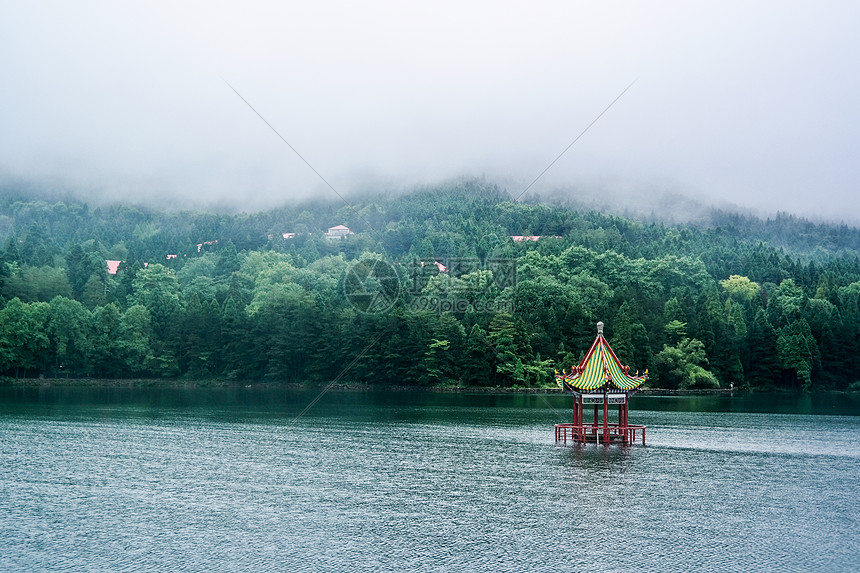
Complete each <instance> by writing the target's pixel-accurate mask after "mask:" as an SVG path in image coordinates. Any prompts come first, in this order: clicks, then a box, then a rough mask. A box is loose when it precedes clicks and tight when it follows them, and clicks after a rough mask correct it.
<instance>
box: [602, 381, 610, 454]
mask: <svg viewBox="0 0 860 573" xmlns="http://www.w3.org/2000/svg"><path fill="white" fill-rule="evenodd" d="M603 443H604V444H608V443H609V396H608V395H607V394H606V393H604V394H603Z"/></svg>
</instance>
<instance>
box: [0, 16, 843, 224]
mask: <svg viewBox="0 0 860 573" xmlns="http://www.w3.org/2000/svg"><path fill="white" fill-rule="evenodd" d="M858 20H860V5H858V4H857V3H856V2H849V1H837V2H828V3H827V4H826V5H821V4H816V3H812V2H805V1H797V2H776V1H770V0H766V1H763V2H757V3H755V4H750V5H747V4H743V3H726V2H717V1H706V2H697V3H694V4H693V3H689V2H674V1H665V0H664V1H660V2H656V3H649V4H647V5H645V4H643V5H629V4H626V3H616V2H602V3H591V2H561V1H550V2H543V3H538V4H528V5H526V4H521V3H513V2H501V3H496V4H494V5H493V6H492V8H489V7H487V6H484V5H481V4H467V5H463V4H462V3H459V2H448V1H443V2H438V3H435V4H433V5H432V6H430V5H427V6H415V5H406V4H402V3H399V2H393V1H389V0H383V1H381V2H374V3H373V4H372V5H353V4H350V3H347V2H340V1H337V0H332V1H328V0H326V1H322V2H315V3H305V4H301V3H298V4H297V3H292V4H286V5H281V4H277V3H269V2H264V1H251V2H247V3H245V4H244V5H243V8H242V10H233V9H231V8H229V7H227V6H226V5H224V6H221V5H213V4H211V3H201V2H189V3H183V4H182V5H181V6H178V5H176V4H175V3H169V2H162V1H155V2H147V3H145V4H126V3H122V4H110V3H107V4H106V3H101V2H92V1H89V0H84V1H82V2H76V3H74V4H73V5H72V4H68V3H63V2H40V3H31V2H17V1H13V2H7V3H6V4H5V5H4V11H3V18H2V19H0V72H2V78H3V86H4V89H2V90H0V125H2V126H3V128H2V133H0V173H2V174H5V176H7V177H11V178H18V179H22V180H25V181H47V182H48V184H49V185H50V186H58V187H63V186H68V187H69V188H72V189H74V190H76V192H77V191H78V190H86V196H85V197H83V198H84V200H87V201H91V202H102V201H112V200H127V199H132V200H134V201H139V200H140V201H142V200H144V198H147V199H148V200H149V201H151V203H152V204H154V205H162V206H174V205H175V206H181V207H188V208H193V207H198V206H205V208H210V206H212V205H219V206H221V205H223V206H225V207H227V206H230V207H238V208H241V209H246V210H257V209H266V208H271V207H274V206H277V205H281V204H283V203H284V202H285V201H288V200H292V199H301V198H305V197H320V196H322V195H324V194H326V193H329V192H330V190H328V187H327V185H326V184H325V183H323V182H322V181H321V180H320V177H319V176H318V175H317V174H316V173H314V171H313V170H316V171H317V172H318V173H319V175H321V176H323V177H324V178H325V179H326V181H328V182H329V183H330V184H331V185H332V186H333V187H334V188H335V189H337V190H338V192H340V193H341V194H345V195H346V194H352V193H354V192H360V191H362V190H366V189H367V188H373V189H374V190H377V191H378V190H380V189H382V190H388V189H402V188H410V187H411V186H413V185H433V184H436V183H438V182H440V181H447V180H450V179H451V178H457V177H461V176H465V177H476V176H477V177H480V176H481V175H482V174H484V175H485V176H486V178H487V180H490V181H494V182H498V183H499V184H500V185H501V186H502V187H504V188H506V189H507V190H508V191H509V192H510V193H511V194H512V195H516V194H517V193H519V190H522V189H525V188H526V187H527V186H529V185H530V184H531V182H532V181H534V180H535V178H536V177H538V175H539V174H541V173H542V172H543V171H544V170H547V168H548V167H549V166H550V165H551V168H550V169H548V170H547V171H546V173H545V174H544V175H543V176H542V177H540V179H539V180H538V181H537V182H536V183H535V185H534V186H533V187H532V188H531V189H529V192H533V193H536V194H538V195H540V196H542V197H545V196H548V195H551V194H552V193H553V191H554V190H555V189H575V190H576V191H577V197H576V198H577V199H578V200H582V193H588V192H589V191H591V192H593V193H597V194H599V195H600V196H599V197H595V198H594V200H595V205H596V206H597V207H600V208H603V207H604V203H609V204H610V206H611V208H613V209H615V208H620V209H622V210H623V209H624V208H625V207H629V208H631V209H635V210H636V211H637V212H642V213H650V212H651V211H652V210H653V211H655V213H657V214H659V211H663V210H665V205H663V197H664V196H665V195H666V193H668V194H669V195H671V196H676V195H680V196H683V197H689V198H691V199H693V200H694V201H700V202H702V203H704V204H705V205H716V206H718V207H722V205H723V204H724V203H728V204H737V205H739V206H740V207H741V208H742V209H751V210H754V212H758V213H761V214H762V215H763V216H769V215H772V214H774V213H776V212H777V211H780V212H792V213H797V214H798V215H799V216H802V217H805V218H825V219H827V220H833V221H842V220H845V221H846V222H856V220H857V215H856V214H857V213H860V193H858V192H857V191H858V181H860V163H858V162H857V161H856V160H855V158H854V155H855V150H856V149H858V148H860V140H858V137H860V135H858V134H860V109H858V108H860V106H858V104H857V98H856V97H855V94H856V93H858V91H860V83H858V82H860V74H857V73H853V72H852V70H856V65H857V64H856V63H857V61H860V49H858V47H859V46H860V42H858V37H857V34H856V30H855V26H854V22H857V21H858ZM227 82H229V85H228V83H227ZM234 89H235V91H234ZM237 94H238V95H237ZM622 94H623V95H622ZM267 124H268V125H267ZM275 131H277V134H276V133H275ZM281 138H283V139H281ZM285 142H286V143H285ZM290 146H291V147H292V148H293V149H291V148H290ZM568 148H569V149H568ZM566 149H567V152H565V153H563V152H564V151H565V150H566ZM309 166H312V168H313V170H312V169H311V168H310V167H309ZM607 197H611V198H615V197H617V198H618V199H617V200H615V199H609V200H606V198H607ZM671 203H672V201H670V204H671ZM655 207H656V208H655ZM677 216H678V217H680V215H677Z"/></svg>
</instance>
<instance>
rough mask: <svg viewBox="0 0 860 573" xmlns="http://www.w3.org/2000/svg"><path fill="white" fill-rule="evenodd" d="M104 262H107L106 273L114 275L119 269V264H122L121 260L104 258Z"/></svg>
mask: <svg viewBox="0 0 860 573" xmlns="http://www.w3.org/2000/svg"><path fill="white" fill-rule="evenodd" d="M105 263H107V268H108V274H111V275H115V274H116V272H117V270H119V266H120V265H121V264H122V261H110V260H105Z"/></svg>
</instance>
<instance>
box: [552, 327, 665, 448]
mask: <svg viewBox="0 0 860 573" xmlns="http://www.w3.org/2000/svg"><path fill="white" fill-rule="evenodd" d="M646 380H648V371H647V370H646V371H645V374H643V375H641V376H640V375H639V372H637V373H636V375H635V376H634V375H631V374H630V367H629V366H622V365H621V362H620V361H619V360H618V357H617V356H615V353H614V352H613V351H612V348H610V346H609V343H608V342H607V341H606V339H605V338H604V337H603V323H602V322H598V323H597V338H595V339H594V343H593V344H592V345H591V348H590V349H589V350H588V353H587V354H586V355H585V358H583V359H582V362H580V363H579V364H578V365H576V366H574V367H573V368H571V370H570V372H569V373H568V372H566V371H562V373H561V374H559V373H558V372H556V374H555V381H556V383H557V384H558V385H559V386H560V387H561V388H563V389H565V390H567V391H569V392H572V393H573V423H570V424H556V425H555V440H556V441H557V442H558V441H564V443H567V440H568V439H570V440H572V441H574V442H580V443H588V442H590V443H603V444H607V445H608V444H632V443H635V442H636V435H637V433H641V436H642V445H643V446H644V445H645V426H636V425H631V424H630V421H629V419H628V414H629V411H630V395H631V394H633V393H634V392H636V390H637V389H639V387H640V386H642V384H644V383H645V381H646ZM592 405H593V406H594V417H593V419H592V420H590V421H588V422H586V420H585V407H586V406H592ZM610 406H618V421H617V422H613V423H610V421H609V417H610V415H609V410H610V408H609V407H610ZM601 411H602V416H601V415H600V414H601Z"/></svg>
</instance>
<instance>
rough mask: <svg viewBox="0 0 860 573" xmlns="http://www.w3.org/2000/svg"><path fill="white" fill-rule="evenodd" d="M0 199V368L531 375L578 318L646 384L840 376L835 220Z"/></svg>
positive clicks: (417, 205)
mask: <svg viewBox="0 0 860 573" xmlns="http://www.w3.org/2000/svg"><path fill="white" fill-rule="evenodd" d="M3 197H5V198H3V199H2V200H0V237H3V243H2V245H3V246H2V251H0V297H2V298H0V303H2V310H0V374H2V375H5V376H11V377H24V376H28V377H32V376H39V375H44V376H48V377H57V376H63V377H65V376H69V377H84V376H90V377H112V378H122V377H170V378H173V377H185V378H226V379H235V380H242V381H247V382H254V381H271V382H327V381H331V380H336V379H337V380H341V381H343V382H363V383H369V384H405V385H437V384H464V385H484V386H537V385H544V384H548V383H550V382H551V375H552V372H553V370H554V369H559V370H561V369H562V368H569V367H570V366H571V365H572V364H574V363H576V362H577V361H578V360H579V359H580V358H581V356H582V355H583V354H584V352H585V351H586V350H587V349H588V346H589V345H590V343H591V341H592V340H593V338H594V334H595V327H594V325H595V323H596V322H597V321H599V320H602V321H603V322H605V323H606V333H607V338H608V339H609V340H610V343H611V344H612V346H613V348H614V349H615V351H616V353H617V354H618V355H619V358H620V359H621V360H622V362H624V363H626V364H629V365H630V366H631V368H632V369H633V370H634V371H635V370H640V371H644V370H645V369H649V373H650V375H651V384H650V385H651V386H660V387H668V388H686V387H716V386H728V385H729V384H734V385H735V386H736V387H737V386H741V387H747V386H748V387H752V388H762V389H768V388H785V389H796V390H811V389H835V390H844V389H846V388H847V387H848V386H849V385H850V384H852V383H854V382H855V381H857V380H860V376H857V375H856V374H855V372H857V367H858V362H860V352H858V350H860V259H858V255H857V254H858V252H860V232H858V230H857V229H854V228H850V227H846V226H836V225H825V224H814V223H811V222H809V221H806V220H804V219H802V218H798V217H794V216H789V215H781V216H780V217H777V218H775V219H772V220H760V219H757V218H754V217H747V216H740V215H734V214H729V213H722V212H713V213H712V214H711V217H710V219H709V221H708V222H707V223H697V224H696V225H692V224H688V225H668V224H661V223H658V222H652V223H643V222H641V221H637V220H634V219H630V218H624V217H619V216H613V215H608V214H602V213H598V212H593V211H592V212H584V211H578V210H576V209H573V208H571V207H569V206H565V205H546V204H538V203H535V202H528V201H526V202H515V201H513V200H512V198H511V197H510V196H509V195H508V194H507V193H506V192H504V191H502V190H500V189H498V188H497V187H495V186H492V185H486V184H483V183H481V182H464V183H458V184H450V185H446V186H444V187H440V188H433V189H424V190H420V191H416V192H413V193H409V194H403V195H393V196H377V197H372V196H365V197H357V198H353V199H351V202H352V206H353V207H354V209H353V208H350V207H349V206H346V205H344V203H342V202H336V201H335V200H331V201H329V200H325V201H322V200H320V201H316V202H305V203H295V204H290V205H288V206H285V207H283V208H280V209H274V210H271V211H266V212H260V213H253V214H223V213H214V212H206V211H199V212H198V211H194V212H164V211H158V210H153V209H149V208H143V207H139V206H132V205H128V204H126V205H121V204H117V205H113V206H102V207H90V206H88V205H87V204H85V203H83V202H77V201H72V200H66V201H59V202H46V201H42V200H38V199H36V198H33V197H24V196H14V195H13V194H12V193H10V192H7V193H5V195H3ZM336 225H345V226H347V227H349V229H351V231H352V234H348V235H346V236H345V237H343V238H340V239H333V238H328V237H326V236H325V235H324V233H325V232H326V230H327V229H329V228H330V227H334V226H336ZM512 237H517V239H518V240H514V239H513V238H512ZM536 237H540V238H536ZM107 260H112V261H121V263H120V264H119V267H118V269H117V270H116V273H115V274H111V273H110V272H109V268H108V265H107V264H106V261H107Z"/></svg>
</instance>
